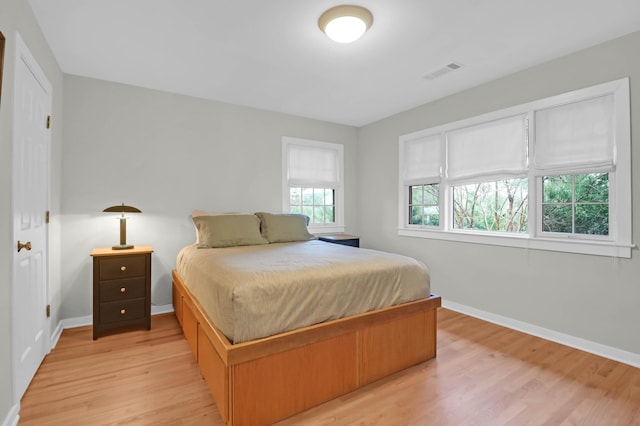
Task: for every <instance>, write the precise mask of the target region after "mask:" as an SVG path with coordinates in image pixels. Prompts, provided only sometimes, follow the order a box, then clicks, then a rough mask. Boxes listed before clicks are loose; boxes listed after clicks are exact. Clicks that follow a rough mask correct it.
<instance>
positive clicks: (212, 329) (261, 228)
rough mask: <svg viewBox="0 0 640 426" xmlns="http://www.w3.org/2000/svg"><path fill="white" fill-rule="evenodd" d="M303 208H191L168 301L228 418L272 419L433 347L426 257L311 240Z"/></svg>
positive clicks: (431, 353)
mask: <svg viewBox="0 0 640 426" xmlns="http://www.w3.org/2000/svg"><path fill="white" fill-rule="evenodd" d="M303 218H304V216H301V215H270V214H267V213H257V214H255V215H238V214H234V215H202V216H195V215H194V223H195V224H196V227H197V229H198V242H197V243H196V244H193V245H189V246H186V247H185V248H183V249H182V250H181V251H180V253H179V254H178V256H177V261H176V269H175V270H174V271H173V273H172V276H173V305H174V309H175V312H176V317H177V318H178V321H179V323H180V325H181V327H182V329H183V332H184V335H185V338H186V340H187V342H188V343H189V345H190V347H191V350H192V351H193V353H194V356H195V357H196V360H197V362H198V365H199V367H200V370H201V373H202V375H203V377H204V379H205V381H206V383H207V385H208V386H209V389H210V391H211V393H212V395H213V397H214V399H215V401H216V403H217V405H218V408H219V411H220V414H221V415H222V417H223V419H224V420H225V422H226V423H227V424H229V425H262V424H265V425H266V424H272V423H274V422H276V421H278V420H281V419H284V418H286V417H289V416H291V415H293V414H296V413H299V412H301V411H304V410H306V409H308V408H310V407H313V406H315V405H318V404H321V403H322V402H325V401H328V400H331V399H333V398H336V397H338V396H340V395H344V394H346V393H348V392H351V391H353V390H355V389H357V388H359V387H361V386H364V385H366V384H368V383H371V382H373V381H376V380H378V379H380V378H382V377H385V376H388V375H390V374H393V373H395V372H397V371H400V370H402V369H405V368H407V367H409V366H412V365H415V364H418V363H420V362H423V361H425V360H428V359H431V358H433V357H435V355H436V311H437V308H438V307H439V306H440V297H438V296H435V295H431V294H430V291H429V290H430V288H429V276H428V272H427V271H426V267H424V265H423V264H421V263H420V262H417V261H415V260H413V259H410V258H407V257H404V256H399V255H394V254H389V253H382V252H378V251H374V250H367V249H359V248H353V247H346V246H341V245H337V244H333V243H328V242H322V241H317V240H315V239H314V237H313V236H311V235H310V234H308V232H307V231H306V222H305V221H304V220H305V219H303Z"/></svg>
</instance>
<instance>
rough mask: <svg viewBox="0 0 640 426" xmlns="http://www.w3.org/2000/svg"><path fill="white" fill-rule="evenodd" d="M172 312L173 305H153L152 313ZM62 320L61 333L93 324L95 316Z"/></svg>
mask: <svg viewBox="0 0 640 426" xmlns="http://www.w3.org/2000/svg"><path fill="white" fill-rule="evenodd" d="M170 312H173V305H152V306H151V315H160V314H168V313H170ZM60 322H61V323H62V329H61V330H60V333H62V330H64V329H67V328H75V327H83V326H85V325H92V324H93V316H92V315H87V316H84V317H76V318H67V319H64V320H62V321H60Z"/></svg>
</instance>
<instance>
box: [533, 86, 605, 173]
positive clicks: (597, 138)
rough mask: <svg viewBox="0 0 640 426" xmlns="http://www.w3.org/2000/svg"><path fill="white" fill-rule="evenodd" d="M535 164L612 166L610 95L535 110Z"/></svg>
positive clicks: (545, 167)
mask: <svg viewBox="0 0 640 426" xmlns="http://www.w3.org/2000/svg"><path fill="white" fill-rule="evenodd" d="M535 117H536V139H535V166H536V168H537V169H540V173H539V174H543V173H544V172H543V171H545V170H549V169H556V170H558V171H566V172H571V171H580V170H585V171H611V170H613V168H614V158H615V157H614V155H615V140H614V139H615V132H614V118H613V117H614V95H607V96H601V97H599V98H594V99H589V100H586V101H580V102H574V103H571V104H568V105H562V106H558V107H553V108H549V109H543V110H539V111H536V115H535Z"/></svg>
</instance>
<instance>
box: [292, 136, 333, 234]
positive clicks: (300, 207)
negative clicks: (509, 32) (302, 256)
mask: <svg viewBox="0 0 640 426" xmlns="http://www.w3.org/2000/svg"><path fill="white" fill-rule="evenodd" d="M343 162H344V160H343V146H342V145H339V144H333V143H328V142H317V141H310V140H306V139H297V138H290V137H283V138H282V182H283V191H282V194H283V197H282V198H283V211H285V212H290V213H302V214H304V215H306V216H308V217H309V219H310V221H309V231H310V232H312V233H322V232H343V231H344V221H343V218H344V214H343V205H344V203H343V200H344V194H343Z"/></svg>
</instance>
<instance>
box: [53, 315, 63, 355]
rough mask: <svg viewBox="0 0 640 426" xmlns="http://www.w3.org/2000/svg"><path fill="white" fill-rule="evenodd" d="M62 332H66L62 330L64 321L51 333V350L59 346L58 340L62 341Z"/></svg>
mask: <svg viewBox="0 0 640 426" xmlns="http://www.w3.org/2000/svg"><path fill="white" fill-rule="evenodd" d="M62 330H64V328H62V321H60V322H58V325H57V326H56V329H55V330H53V333H51V346H49V347H50V348H51V349H53V348H55V347H56V345H57V344H58V340H60V336H61V335H62Z"/></svg>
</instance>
